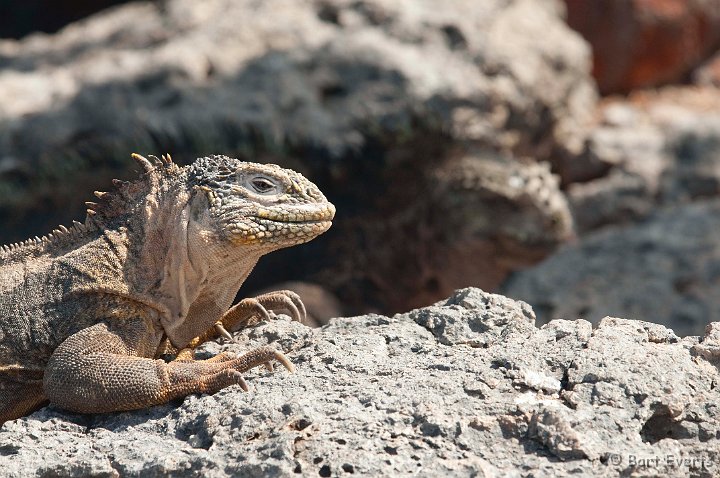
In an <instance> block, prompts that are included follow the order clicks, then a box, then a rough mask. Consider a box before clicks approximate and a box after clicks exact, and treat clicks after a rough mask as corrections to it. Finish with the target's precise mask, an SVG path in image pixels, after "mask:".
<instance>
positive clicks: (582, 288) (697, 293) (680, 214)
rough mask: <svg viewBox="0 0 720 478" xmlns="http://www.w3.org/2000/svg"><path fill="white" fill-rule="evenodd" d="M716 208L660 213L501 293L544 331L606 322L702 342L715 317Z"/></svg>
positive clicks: (600, 237)
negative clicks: (557, 322) (642, 325)
mask: <svg viewBox="0 0 720 478" xmlns="http://www.w3.org/2000/svg"><path fill="white" fill-rule="evenodd" d="M719 230H720V200H718V199H714V200H710V201H698V202H695V203H692V204H689V205H685V206H677V207H675V208H670V209H668V210H664V211H661V212H659V213H657V214H655V215H654V216H652V217H651V218H649V219H648V220H647V221H645V222H643V223H639V224H637V225H633V226H626V227H622V228H620V227H616V228H608V229H606V230H603V231H600V232H596V233H593V234H589V235H587V236H586V237H584V238H583V239H582V240H580V241H579V242H578V243H577V244H574V245H570V246H568V247H565V248H562V249H561V250H560V251H558V252H557V253H556V254H554V255H553V256H552V257H550V258H549V259H547V260H545V261H544V262H542V263H541V264H539V265H537V266H535V267H533V268H530V269H527V270H524V271H521V272H518V273H516V274H515V275H514V276H513V277H512V278H511V279H510V280H509V281H508V282H507V283H506V284H504V285H503V289H502V290H503V293H505V294H507V295H508V296H510V297H513V298H516V299H521V300H525V301H527V302H528V303H530V304H531V305H532V306H533V308H534V309H535V311H536V313H537V314H538V318H539V319H540V321H541V322H542V323H544V322H547V321H549V320H551V319H554V318H565V319H573V318H576V317H582V318H584V319H587V320H590V321H591V322H595V323H597V322H598V321H599V320H600V319H601V318H603V317H605V316H607V315H613V316H618V317H629V318H633V319H640V320H647V321H652V322H656V323H660V324H663V325H665V326H667V327H670V328H672V329H673V330H674V331H675V332H677V333H678V334H679V335H688V334H698V335H700V334H702V332H703V329H704V327H705V325H706V324H707V323H708V322H709V321H711V320H714V318H717V317H720V294H718V287H717V284H718V277H720V235H718V231H719Z"/></svg>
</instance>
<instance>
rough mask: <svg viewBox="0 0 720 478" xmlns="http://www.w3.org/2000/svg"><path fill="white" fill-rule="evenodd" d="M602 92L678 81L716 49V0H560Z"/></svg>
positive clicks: (719, 10) (719, 6)
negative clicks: (589, 50)
mask: <svg viewBox="0 0 720 478" xmlns="http://www.w3.org/2000/svg"><path fill="white" fill-rule="evenodd" d="M565 4H566V5H567V9H568V23H569V25H570V26H572V27H573V28H574V29H576V30H577V31H579V32H580V33H581V34H582V35H583V36H584V37H585V38H586V39H587V40H588V41H589V42H590V44H591V45H592V47H593V57H594V69H593V70H594V71H593V74H594V76H595V78H596V79H597V82H598V86H599V88H600V91H601V92H603V93H613V92H627V91H630V90H632V89H634V88H642V87H648V86H658V85H663V84H669V83H678V82H682V81H683V80H686V79H687V76H688V75H689V73H690V72H691V71H692V70H693V69H694V68H695V67H697V66H698V65H699V64H700V63H701V62H702V61H703V60H705V59H706V58H707V57H708V56H709V55H711V54H712V53H713V52H714V51H716V50H717V49H718V47H720V1H718V0H565Z"/></svg>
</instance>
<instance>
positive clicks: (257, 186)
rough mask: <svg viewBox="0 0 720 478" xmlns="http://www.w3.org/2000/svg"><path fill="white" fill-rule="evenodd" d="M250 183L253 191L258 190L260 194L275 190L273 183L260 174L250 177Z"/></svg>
mask: <svg viewBox="0 0 720 478" xmlns="http://www.w3.org/2000/svg"><path fill="white" fill-rule="evenodd" d="M250 185H251V186H252V187H253V189H254V190H255V191H257V192H259V193H260V194H267V193H269V192H271V191H273V190H275V184H274V183H273V182H272V181H270V180H269V179H267V178H263V177H262V176H258V177H255V178H253V179H251V180H250Z"/></svg>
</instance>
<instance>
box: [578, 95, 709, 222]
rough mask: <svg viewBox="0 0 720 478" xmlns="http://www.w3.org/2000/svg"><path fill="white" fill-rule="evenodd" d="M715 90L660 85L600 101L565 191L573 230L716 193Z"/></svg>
mask: <svg viewBox="0 0 720 478" xmlns="http://www.w3.org/2000/svg"><path fill="white" fill-rule="evenodd" d="M718 108H720V94H719V93H718V90H717V89H715V88H674V87H667V88H663V89H661V90H659V91H656V92H638V93H633V94H632V95H630V96H629V98H628V99H609V100H606V101H605V102H604V104H603V106H602V108H601V109H600V111H599V113H600V114H599V117H600V121H599V123H598V124H597V125H596V126H595V127H594V128H592V130H591V132H590V134H589V139H588V141H587V143H586V148H585V152H584V154H583V155H581V156H579V157H578V158H577V161H576V162H575V166H574V167H575V176H574V177H573V178H565V179H566V182H569V183H570V184H568V186H567V196H568V201H569V204H570V208H571V210H572V212H573V216H574V221H575V226H576V229H577V231H578V232H579V233H580V234H583V233H586V232H588V231H591V230H593V229H597V228H599V227H602V226H605V225H609V224H626V223H630V222H636V221H638V220H640V219H642V218H644V217H647V216H648V215H649V214H651V213H653V212H654V211H656V210H657V209H660V208H664V207H669V206H673V205H677V204H684V203H687V202H691V201H695V200H698V199H704V198H712V197H717V196H718V195H720V163H719V162H718V158H720V114H718Z"/></svg>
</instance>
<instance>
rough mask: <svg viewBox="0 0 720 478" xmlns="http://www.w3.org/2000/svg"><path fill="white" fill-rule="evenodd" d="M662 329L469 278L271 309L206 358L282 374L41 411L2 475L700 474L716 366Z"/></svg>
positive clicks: (719, 394) (17, 424) (2, 460)
mask: <svg viewBox="0 0 720 478" xmlns="http://www.w3.org/2000/svg"><path fill="white" fill-rule="evenodd" d="M662 329H663V328H662V327H660V326H657V325H654V324H647V323H642V322H636V321H632V320H624V319H607V320H605V321H603V322H602V323H601V324H600V325H599V327H598V328H597V329H596V330H594V331H593V330H592V329H591V327H590V324H589V323H588V322H585V321H582V320H580V321H552V322H550V323H549V324H547V325H545V326H543V327H542V328H540V329H537V328H535V327H534V325H533V313H532V310H531V309H530V308H529V307H528V306H527V304H523V303H521V302H514V301H512V300H510V299H508V298H505V297H502V296H498V295H492V294H487V293H484V292H482V291H480V290H478V289H465V290H459V291H457V292H456V293H455V294H454V295H453V296H452V297H450V298H449V299H447V300H445V301H442V302H439V303H437V304H435V305H434V306H431V307H427V308H424V309H420V310H417V311H413V312H411V313H408V314H400V315H396V316H394V317H383V316H379V315H366V316H362V317H354V318H346V319H334V320H333V321H331V322H330V323H329V324H328V325H325V326H323V327H322V328H320V329H310V328H308V327H306V326H303V325H301V324H298V323H294V322H290V321H289V320H286V319H280V320H276V321H273V322H271V323H266V324H262V325H260V326H258V327H256V328H254V329H251V330H246V331H244V332H242V333H240V334H238V335H237V340H238V341H239V342H240V344H224V345H220V344H217V343H210V344H208V345H206V346H205V350H204V353H205V354H208V353H217V352H219V351H220V350H232V351H239V350H245V349H247V347H250V346H254V345H261V344H267V343H275V344H276V346H278V347H281V348H283V349H284V350H286V351H288V355H289V357H290V358H291V360H292V361H293V362H294V363H295V364H296V366H297V372H296V373H295V374H292V375H289V374H287V373H286V372H284V371H276V372H274V373H270V372H267V371H261V370H257V371H255V372H253V373H251V374H249V375H248V377H247V378H248V380H249V382H250V384H251V386H252V390H251V391H250V392H249V393H243V392H242V391H241V389H240V388H239V387H230V388H227V389H225V390H222V391H221V392H219V393H216V394H215V395H212V396H208V395H200V396H198V395H193V396H190V397H187V398H186V399H184V400H182V401H177V402H175V403H171V404H168V405H164V406H158V407H152V408H149V409H147V410H139V411H135V412H125V413H112V414H105V415H94V416H93V415H78V414H71V413H66V412H63V411H60V410H56V409H53V408H51V407H47V408H44V409H41V410H39V411H38V412H36V413H34V414H32V415H30V416H28V417H25V418H22V419H19V420H15V421H12V422H7V423H6V424H5V425H4V426H3V427H2V428H0V465H2V467H3V475H4V476H8V477H20V476H22V477H28V476H51V475H52V476H57V475H63V476H88V475H92V476H128V477H132V476H148V475H155V476H158V475H161V476H164V475H172V476H213V477H222V476H245V475H253V476H255V475H263V476H289V475H294V474H300V475H307V476H318V475H319V476H341V475H342V476H348V475H351V474H353V475H359V476H389V475H401V474H408V473H412V474H419V475H421V476H437V475H438V474H443V475H445V476H486V477H495V476H509V477H520V476H526V475H528V474H533V475H538V476H568V475H569V474H576V475H578V476H618V475H622V476H634V475H636V474H637V473H642V474H644V475H648V474H650V475H671V476H676V475H688V474H692V475H693V476H700V477H708V478H709V477H711V476H714V473H716V472H717V468H716V467H717V466H720V452H719V451H718V448H717V446H716V440H717V434H718V433H720V410H719V409H718V406H717V403H718V402H719V401H720V391H719V389H718V387H717V383H718V380H719V379H720V377H719V372H718V369H717V367H716V366H713V365H712V364H710V363H709V362H707V361H706V360H705V359H703V358H701V357H699V356H693V354H692V353H691V350H690V348H691V347H692V345H693V344H697V343H699V340H700V339H699V338H698V337H694V338H686V339H678V340H675V339H673V340H667V341H662V342H657V341H651V340H650V336H651V335H653V336H656V337H657V336H667V337H671V336H672V335H671V333H670V332H663V331H662ZM648 330H653V332H652V334H651V333H650V332H648ZM713 330H714V329H713ZM712 333H713V334H714V332H712ZM715 335H717V334H715ZM713 337H714V335H713ZM703 340H704V341H706V342H707V341H709V340H710V338H707V339H703ZM713 340H714V339H713ZM669 371H671V372H669ZM518 377H525V379H519V378H518ZM529 377H536V378H537V377H544V378H542V379H541V380H540V381H536V380H535V379H529ZM540 384H545V385H540ZM546 385H550V386H546ZM668 456H670V458H668ZM656 458H657V460H659V461H658V462H657V463H655V462H654V461H653V460H655V459H656ZM681 459H684V460H686V461H683V462H680V463H678V461H677V460H681ZM638 460H644V461H643V463H645V464H644V465H638V464H637V461H638Z"/></svg>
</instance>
